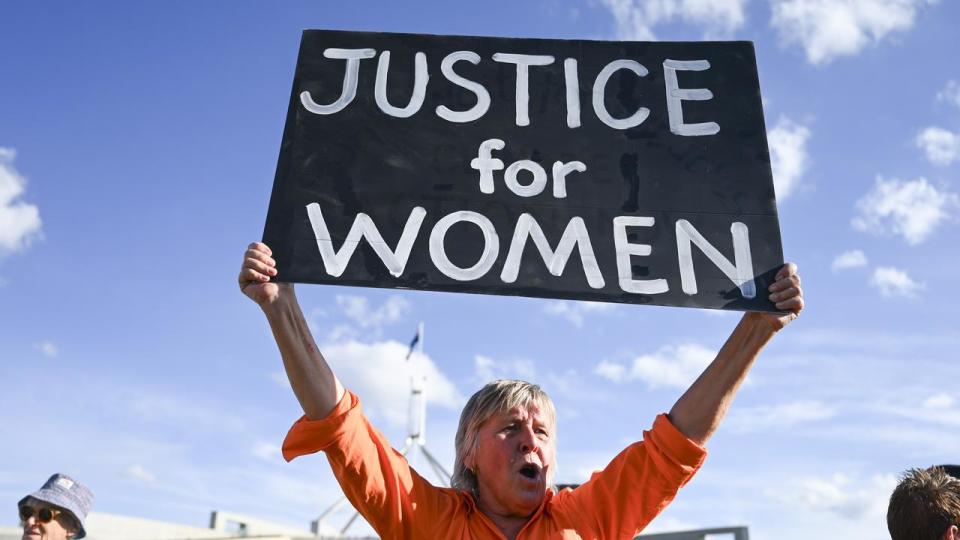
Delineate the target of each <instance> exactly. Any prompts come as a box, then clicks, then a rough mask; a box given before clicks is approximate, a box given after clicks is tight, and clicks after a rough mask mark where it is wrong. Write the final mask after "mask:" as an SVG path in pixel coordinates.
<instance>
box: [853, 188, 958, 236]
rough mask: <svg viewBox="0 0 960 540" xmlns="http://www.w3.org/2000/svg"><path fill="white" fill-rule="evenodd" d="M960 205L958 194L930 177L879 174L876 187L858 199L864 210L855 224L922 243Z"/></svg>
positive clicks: (856, 218) (868, 230)
mask: <svg viewBox="0 0 960 540" xmlns="http://www.w3.org/2000/svg"><path fill="white" fill-rule="evenodd" d="M958 204H960V200H958V198H957V196H956V194H953V193H950V192H947V191H941V190H938V189H937V188H935V187H933V186H932V185H930V184H929V183H928V182H927V179H926V178H917V179H916V180H910V181H907V182H902V181H900V180H898V179H896V178H891V179H890V180H885V179H883V178H882V177H877V181H876V184H874V187H873V190H871V191H870V192H869V193H867V194H866V195H864V196H863V197H862V198H861V199H860V200H859V201H857V209H858V210H859V211H860V213H859V215H858V216H856V217H855V218H853V220H852V222H851V224H852V225H853V227H854V228H855V229H857V230H860V231H867V232H872V233H883V232H887V231H888V230H889V231H890V232H892V233H894V234H899V235H900V236H902V237H903V238H904V239H905V240H906V241H907V243H909V244H919V243H921V242H923V241H924V240H926V238H927V237H928V236H929V235H930V234H931V233H933V231H934V229H936V228H937V226H938V225H940V223H942V222H943V221H945V220H947V219H948V218H949V217H950V212H951V211H953V210H954V209H955V208H956V207H957V206H958Z"/></svg>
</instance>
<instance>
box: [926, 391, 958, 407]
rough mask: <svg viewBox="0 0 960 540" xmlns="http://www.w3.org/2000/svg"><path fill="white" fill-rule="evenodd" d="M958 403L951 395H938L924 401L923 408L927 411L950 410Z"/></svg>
mask: <svg viewBox="0 0 960 540" xmlns="http://www.w3.org/2000/svg"><path fill="white" fill-rule="evenodd" d="M955 402H956V401H955V400H954V399H953V396H951V395H950V394H945V393H941V394H936V395H933V396H930V397H928V398H927V399H925V400H924V401H923V407H924V408H926V409H949V408H950V407H953V404H954V403H955Z"/></svg>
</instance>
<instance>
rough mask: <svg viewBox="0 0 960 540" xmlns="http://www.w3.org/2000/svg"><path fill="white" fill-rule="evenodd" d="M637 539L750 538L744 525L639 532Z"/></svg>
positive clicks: (707, 539)
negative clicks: (678, 530)
mask: <svg viewBox="0 0 960 540" xmlns="http://www.w3.org/2000/svg"><path fill="white" fill-rule="evenodd" d="M637 538H638V540H721V539H723V540H750V534H749V533H748V532H747V528H746V527H721V528H717V529H699V530H696V531H682V532H670V533H657V534H641V535H640V536H638V537H637Z"/></svg>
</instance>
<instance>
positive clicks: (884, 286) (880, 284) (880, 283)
mask: <svg viewBox="0 0 960 540" xmlns="http://www.w3.org/2000/svg"><path fill="white" fill-rule="evenodd" d="M870 285H872V286H873V287H876V288H877V290H879V291H880V294H882V295H883V296H888V297H889V296H906V297H913V296H916V294H917V292H919V291H922V290H923V289H924V288H925V285H924V284H923V283H918V282H916V281H914V280H913V279H912V278H911V277H910V276H909V275H907V273H906V272H904V271H903V270H897V269H896V268H891V267H887V266H881V267H879V268H877V269H876V270H874V271H873V276H871V277H870Z"/></svg>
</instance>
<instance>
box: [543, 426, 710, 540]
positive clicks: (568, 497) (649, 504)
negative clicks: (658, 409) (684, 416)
mask: <svg viewBox="0 0 960 540" xmlns="http://www.w3.org/2000/svg"><path fill="white" fill-rule="evenodd" d="M706 455H707V451H706V450H705V449H704V448H703V447H702V446H700V445H698V444H696V443H694V442H693V441H691V440H690V439H688V438H687V437H686V436H684V435H683V433H681V432H680V431H679V430H678V429H677V428H676V427H674V425H673V424H672V423H671V422H670V420H669V419H668V418H667V415H665V414H661V415H659V416H657V418H656V420H655V421H654V423H653V428H652V429H651V430H650V431H644V433H643V441H642V442H637V443H634V444H632V445H630V446H628V447H627V448H626V449H625V450H624V451H623V452H620V454H618V455H617V457H615V458H613V461H611V462H610V464H609V465H607V466H606V468H604V469H603V470H602V471H599V472H595V473H593V476H591V478H590V480H588V481H587V482H586V483H584V484H582V485H580V486H579V487H578V488H576V489H574V490H572V491H569V492H567V493H563V494H560V495H558V497H557V499H558V500H557V502H556V509H557V513H558V514H557V518H558V519H559V520H561V521H563V522H566V523H568V524H569V526H571V527H573V528H575V529H577V530H580V531H583V532H589V533H591V535H593V536H596V537H598V538H633V537H635V536H637V534H639V532H640V531H641V530H643V528H644V527H646V526H647V524H648V523H650V521H651V520H653V518H654V517H656V516H657V515H658V514H659V513H660V512H661V511H663V509H664V508H666V506H667V505H668V504H670V502H671V501H673V498H674V497H675V496H676V494H677V491H679V490H680V488H681V487H683V485H684V484H686V483H687V482H688V481H689V480H690V478H692V477H693V475H694V473H696V472H697V470H698V469H699V468H700V466H701V465H702V464H703V460H704V459H705V458H706Z"/></svg>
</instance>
